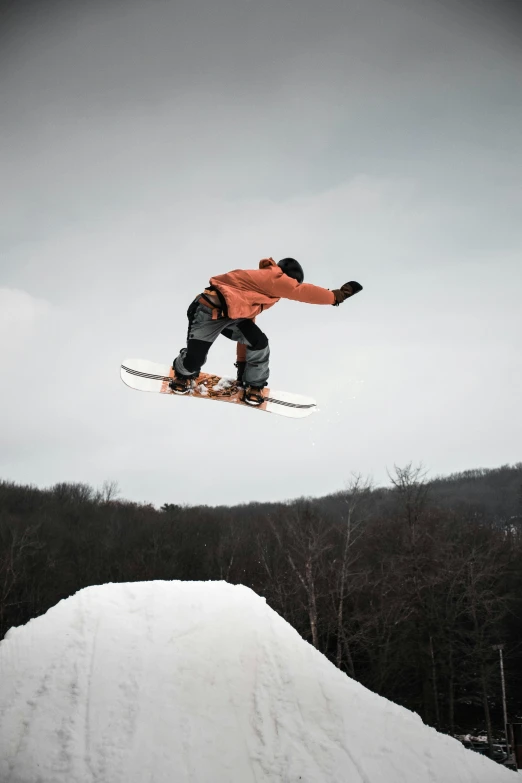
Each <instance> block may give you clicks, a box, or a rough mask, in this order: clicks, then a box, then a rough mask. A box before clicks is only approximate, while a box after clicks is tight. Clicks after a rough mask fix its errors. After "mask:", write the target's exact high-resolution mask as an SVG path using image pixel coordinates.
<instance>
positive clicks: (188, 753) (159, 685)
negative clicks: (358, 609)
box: [0, 582, 518, 783]
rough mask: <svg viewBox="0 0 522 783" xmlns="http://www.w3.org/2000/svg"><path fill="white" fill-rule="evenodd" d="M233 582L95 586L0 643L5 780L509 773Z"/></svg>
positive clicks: (458, 777) (138, 782)
mask: <svg viewBox="0 0 522 783" xmlns="http://www.w3.org/2000/svg"><path fill="white" fill-rule="evenodd" d="M517 779H518V778H517V777H515V775H514V774H513V773H511V772H508V771H507V770H505V769H503V768H501V767H499V766H497V765H496V764H494V763H493V762H491V761H489V760H487V759H485V758H483V757H481V756H479V755H477V754H474V753H472V752H470V751H467V750H465V749H464V748H463V747H462V746H461V745H460V744H459V743H458V742H457V741H456V740H453V739H450V738H448V737H446V736H444V735H441V734H438V733H437V732H435V731H434V730H433V729H430V728H428V727H426V726H424V725H423V723H422V722H421V720H420V719H419V717H418V716H417V715H415V714H413V713H411V712H408V711H407V710H405V709H403V708H401V707H398V706H396V705H394V704H392V703H391V702H389V701H386V699H383V698H380V697H379V696H376V695H375V694H373V693H371V692H370V691H368V690H366V689H365V688H363V687H362V686H361V685H359V684H357V683H356V682H353V681H351V680H350V679H348V678H347V677H346V676H345V675H344V674H342V673H341V672H340V671H338V670H337V669H336V668H335V666H333V665H332V664H331V663H330V662H329V661H327V659H326V658H324V656H322V655H321V654H320V653H318V652H317V651H316V650H315V649H314V648H312V647H311V646H310V645H309V644H307V643H306V642H304V641H303V640H302V639H301V638H300V636H299V635H298V634H297V633H296V631H294V630H293V628H291V626H289V625H288V624H287V623H286V622H285V621H284V620H283V619H281V617H279V615H277V614H276V613H275V612H274V611H273V610H271V609H270V608H269V607H268V606H267V605H266V603H265V601H264V600H263V599H261V598H259V597H258V596H256V595H255V594H254V593H253V592H252V591H251V590H248V589H247V588H245V587H234V586H231V585H228V584H226V583H223V582H207V583H200V582H146V583H132V584H109V585H104V586H102V587H90V588H87V589H85V590H82V591H80V592H79V593H77V594H76V595H75V596H73V597H72V598H69V599H67V600H66V601H61V602H60V603H59V604H58V605H57V606H56V607H54V608H53V609H51V610H50V611H49V612H47V614H46V615H44V616H43V617H40V618H38V619H36V620H33V621H31V622H30V623H28V624H27V625H26V626H24V627H21V628H15V629H12V630H11V631H10V632H9V634H8V635H7V638H6V639H5V640H4V641H3V642H2V643H1V644H0V781H1V783H185V782H186V783H189V781H190V783H268V781H270V783H283V782H285V783H294V782H295V783H297V781H303V783H497V782H498V783H510V781H515V780H517Z"/></svg>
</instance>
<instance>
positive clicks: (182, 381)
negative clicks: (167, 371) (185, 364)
mask: <svg viewBox="0 0 522 783" xmlns="http://www.w3.org/2000/svg"><path fill="white" fill-rule="evenodd" d="M193 380H194V379H193V378H192V377H191V376H190V375H178V374H177V373H176V374H175V375H174V378H173V379H172V380H171V382H170V383H169V388H170V389H172V391H173V392H174V394H188V393H189V391H191V389H192V386H193Z"/></svg>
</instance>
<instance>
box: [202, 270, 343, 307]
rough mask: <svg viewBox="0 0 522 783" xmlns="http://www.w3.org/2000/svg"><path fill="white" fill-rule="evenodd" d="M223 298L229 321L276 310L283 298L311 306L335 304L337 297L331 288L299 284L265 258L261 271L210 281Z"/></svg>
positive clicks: (217, 277)
mask: <svg viewBox="0 0 522 783" xmlns="http://www.w3.org/2000/svg"><path fill="white" fill-rule="evenodd" d="M210 285H212V286H214V288H216V289H217V290H218V291H219V293H220V294H221V295H222V296H223V298H224V300H225V302H226V304H227V310H228V313H227V315H228V317H229V318H234V319H235V318H255V317H256V315H259V313H261V312H262V311H263V310H268V308H269V307H273V305H275V304H276V303H277V302H279V300H280V299H293V300H295V301H296V302H307V303H308V304H321V305H333V304H334V302H335V296H334V295H333V292H332V291H329V290H328V289H327V288H320V287H319V286H317V285H312V284H311V283H298V282H297V280H294V279H293V278H292V277H288V275H285V273H284V272H283V270H282V269H280V267H278V266H277V264H276V262H275V261H274V259H273V258H263V260H262V261H260V262H259V269H235V270H234V271H233V272H228V273H227V274H226V275H217V276H216V277H212V278H211V279H210Z"/></svg>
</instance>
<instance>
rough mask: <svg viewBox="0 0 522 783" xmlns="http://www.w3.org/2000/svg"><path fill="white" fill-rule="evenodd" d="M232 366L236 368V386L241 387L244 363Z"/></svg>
mask: <svg viewBox="0 0 522 783" xmlns="http://www.w3.org/2000/svg"><path fill="white" fill-rule="evenodd" d="M234 366H235V367H237V385H238V386H242V385H243V373H244V372H245V367H246V362H236V363H235V365H234Z"/></svg>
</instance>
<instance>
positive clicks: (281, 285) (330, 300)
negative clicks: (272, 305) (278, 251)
mask: <svg viewBox="0 0 522 783" xmlns="http://www.w3.org/2000/svg"><path fill="white" fill-rule="evenodd" d="M273 295H274V296H278V297H281V299H292V300H293V301H295V302H306V303H307V304H320V305H333V304H335V296H334V293H333V291H329V290H328V289H327V288H321V287H320V286H318V285H312V283H298V282H297V280H294V279H293V278H292V277H288V275H283V277H281V278H279V279H278V280H277V281H275V284H274V292H273Z"/></svg>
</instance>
